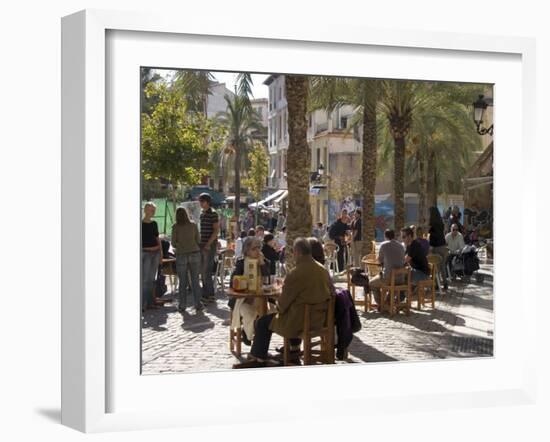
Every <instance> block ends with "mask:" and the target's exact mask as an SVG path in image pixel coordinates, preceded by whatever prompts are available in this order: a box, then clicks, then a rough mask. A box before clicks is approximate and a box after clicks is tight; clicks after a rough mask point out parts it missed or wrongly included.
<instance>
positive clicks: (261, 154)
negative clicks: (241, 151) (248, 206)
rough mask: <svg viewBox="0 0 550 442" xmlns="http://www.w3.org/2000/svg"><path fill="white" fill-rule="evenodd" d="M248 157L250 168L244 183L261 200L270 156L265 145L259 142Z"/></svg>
mask: <svg viewBox="0 0 550 442" xmlns="http://www.w3.org/2000/svg"><path fill="white" fill-rule="evenodd" d="M248 158H249V160H250V169H249V171H248V178H246V179H245V180H244V181H243V184H244V185H245V186H246V187H248V190H249V191H250V193H252V195H254V198H256V200H259V199H260V196H261V194H262V191H263V190H264V188H265V184H266V180H267V174H268V165H269V156H268V155H267V152H266V151H265V146H264V145H263V144H262V143H259V142H257V143H255V144H254V147H253V148H252V150H251V151H250V153H249V154H248Z"/></svg>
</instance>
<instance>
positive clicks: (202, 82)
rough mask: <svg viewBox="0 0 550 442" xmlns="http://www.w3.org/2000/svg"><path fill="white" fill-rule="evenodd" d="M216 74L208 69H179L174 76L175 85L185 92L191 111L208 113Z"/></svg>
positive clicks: (188, 107)
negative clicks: (209, 96)
mask: <svg viewBox="0 0 550 442" xmlns="http://www.w3.org/2000/svg"><path fill="white" fill-rule="evenodd" d="M213 84H214V76H213V75H212V73H210V72H208V71H189V70H179V71H177V72H176V74H175V76H174V87H175V88H176V89H180V90H181V91H182V92H183V95H184V97H185V100H186V102H187V109H188V111H189V112H200V113H202V114H204V115H205V116H206V115H207V109H208V95H210V90H211V88H212V85H213Z"/></svg>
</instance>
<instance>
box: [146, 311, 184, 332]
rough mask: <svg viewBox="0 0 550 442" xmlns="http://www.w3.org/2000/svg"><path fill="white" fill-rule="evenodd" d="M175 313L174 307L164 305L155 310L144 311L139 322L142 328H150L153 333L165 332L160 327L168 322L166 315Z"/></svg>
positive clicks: (164, 329) (163, 328)
mask: <svg viewBox="0 0 550 442" xmlns="http://www.w3.org/2000/svg"><path fill="white" fill-rule="evenodd" d="M176 311H177V309H176V306H175V305H164V306H162V307H160V308H158V309H156V310H145V313H144V314H143V319H142V321H141V324H142V328H151V329H153V330H155V331H167V328H166V327H162V326H163V325H164V324H166V322H167V321H168V314H169V313H175V312H176Z"/></svg>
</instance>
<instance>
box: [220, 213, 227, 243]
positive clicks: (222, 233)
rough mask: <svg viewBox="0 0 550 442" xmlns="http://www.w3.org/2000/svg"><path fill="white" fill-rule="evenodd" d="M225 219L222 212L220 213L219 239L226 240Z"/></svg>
mask: <svg viewBox="0 0 550 442" xmlns="http://www.w3.org/2000/svg"><path fill="white" fill-rule="evenodd" d="M226 235H227V218H226V216H225V215H224V214H223V212H220V236H221V238H224V239H225V238H226V237H227V236H226Z"/></svg>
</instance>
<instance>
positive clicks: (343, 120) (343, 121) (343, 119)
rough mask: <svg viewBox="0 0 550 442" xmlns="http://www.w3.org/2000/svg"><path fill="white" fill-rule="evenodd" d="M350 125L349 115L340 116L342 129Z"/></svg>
mask: <svg viewBox="0 0 550 442" xmlns="http://www.w3.org/2000/svg"><path fill="white" fill-rule="evenodd" d="M347 127H348V117H340V129H346V128H347Z"/></svg>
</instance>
